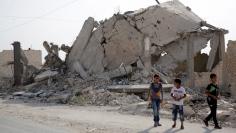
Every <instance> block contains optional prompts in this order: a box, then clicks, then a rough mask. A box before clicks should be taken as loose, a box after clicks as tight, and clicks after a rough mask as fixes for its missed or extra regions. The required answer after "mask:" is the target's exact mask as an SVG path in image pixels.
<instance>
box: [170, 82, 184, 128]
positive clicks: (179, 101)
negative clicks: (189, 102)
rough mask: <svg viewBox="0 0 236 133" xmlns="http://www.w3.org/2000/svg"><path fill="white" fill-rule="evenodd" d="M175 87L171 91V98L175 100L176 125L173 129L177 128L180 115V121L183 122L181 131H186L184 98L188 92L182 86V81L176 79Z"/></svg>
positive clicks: (173, 112)
mask: <svg viewBox="0 0 236 133" xmlns="http://www.w3.org/2000/svg"><path fill="white" fill-rule="evenodd" d="M174 85H175V87H173V88H172V90H171V97H172V98H173V99H174V101H173V111H172V115H173V121H174V124H173V126H172V128H175V127H176V120H177V115H178V113H179V117H180V121H181V127H180V129H184V109H183V105H184V98H185V97H186V92H185V89H184V88H183V87H182V86H181V80H180V79H175V81H174Z"/></svg>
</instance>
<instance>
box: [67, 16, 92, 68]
mask: <svg viewBox="0 0 236 133" xmlns="http://www.w3.org/2000/svg"><path fill="white" fill-rule="evenodd" d="M94 24H95V21H94V19H93V18H92V17H89V18H88V19H87V20H86V21H85V22H84V25H83V27H82V29H81V31H80V33H79V35H78V37H77V38H76V40H75V42H74V43H73V45H72V49H71V52H70V53H69V55H68V58H67V64H68V66H69V68H70V69H71V67H73V65H71V64H73V62H74V61H76V60H79V59H80V58H81V55H82V54H83V52H84V50H85V48H86V46H87V44H88V41H89V39H90V37H91V34H92V31H93V29H94Z"/></svg>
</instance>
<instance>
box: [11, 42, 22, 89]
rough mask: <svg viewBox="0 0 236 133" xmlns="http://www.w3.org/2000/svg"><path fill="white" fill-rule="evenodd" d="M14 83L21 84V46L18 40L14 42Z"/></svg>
mask: <svg viewBox="0 0 236 133" xmlns="http://www.w3.org/2000/svg"><path fill="white" fill-rule="evenodd" d="M12 45H13V47H14V85H15V86H20V85H22V82H23V81H22V76H23V64H22V63H21V46H20V42H14V43H13V44H12Z"/></svg>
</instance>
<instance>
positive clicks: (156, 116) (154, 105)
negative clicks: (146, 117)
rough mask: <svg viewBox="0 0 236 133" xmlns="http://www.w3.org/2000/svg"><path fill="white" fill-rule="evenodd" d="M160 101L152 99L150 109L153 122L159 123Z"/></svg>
mask: <svg viewBox="0 0 236 133" xmlns="http://www.w3.org/2000/svg"><path fill="white" fill-rule="evenodd" d="M160 102H161V101H160V99H152V109H153V117H154V119H153V120H154V122H159V121H160V116H159V111H160Z"/></svg>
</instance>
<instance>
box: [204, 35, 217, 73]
mask: <svg viewBox="0 0 236 133" xmlns="http://www.w3.org/2000/svg"><path fill="white" fill-rule="evenodd" d="M219 41H220V39H219V33H215V34H214V35H213V37H212V39H211V41H210V43H211V45H210V46H211V51H210V53H209V58H208V62H207V70H208V71H211V70H212V67H213V65H214V62H215V59H216V54H217V51H218V49H219V44H220V42H219Z"/></svg>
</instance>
